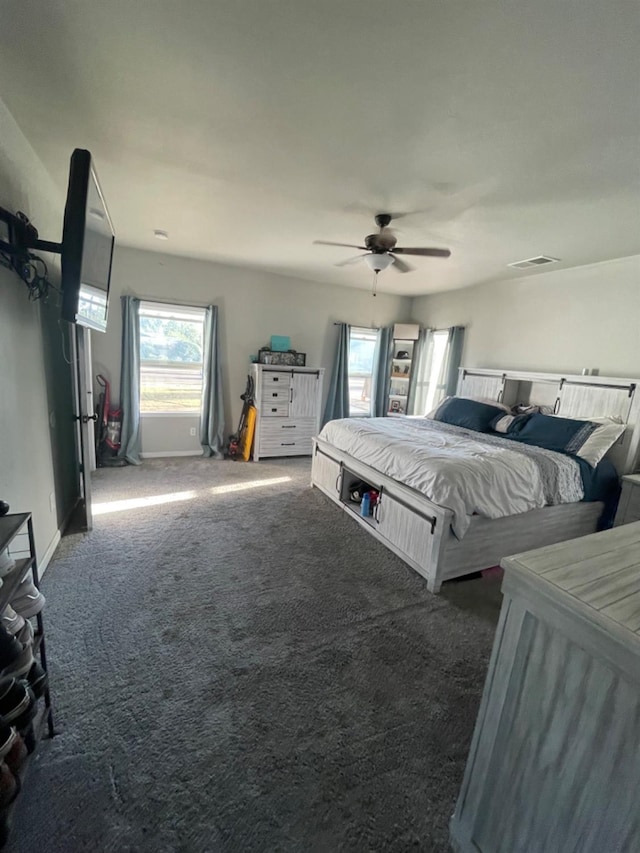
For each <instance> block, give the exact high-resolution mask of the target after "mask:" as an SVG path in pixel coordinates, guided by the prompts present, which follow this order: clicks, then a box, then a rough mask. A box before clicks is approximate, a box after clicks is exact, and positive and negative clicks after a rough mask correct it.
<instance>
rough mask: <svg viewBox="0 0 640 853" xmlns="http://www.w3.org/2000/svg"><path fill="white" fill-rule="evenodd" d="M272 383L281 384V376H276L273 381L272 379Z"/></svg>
mask: <svg viewBox="0 0 640 853" xmlns="http://www.w3.org/2000/svg"><path fill="white" fill-rule="evenodd" d="M271 381H272V382H279V381H280V377H279V376H274V377H273V379H272V380H271Z"/></svg>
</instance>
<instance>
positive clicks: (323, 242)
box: [313, 240, 367, 252]
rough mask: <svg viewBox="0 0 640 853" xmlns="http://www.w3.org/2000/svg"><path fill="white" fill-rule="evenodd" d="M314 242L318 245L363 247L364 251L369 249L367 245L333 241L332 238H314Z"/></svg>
mask: <svg viewBox="0 0 640 853" xmlns="http://www.w3.org/2000/svg"><path fill="white" fill-rule="evenodd" d="M313 242H314V245H316V246H344V247H345V248H347V249H362V251H363V252H366V251H367V247H366V246H356V244H355V243H332V242H331V241H330V240H314V241H313Z"/></svg>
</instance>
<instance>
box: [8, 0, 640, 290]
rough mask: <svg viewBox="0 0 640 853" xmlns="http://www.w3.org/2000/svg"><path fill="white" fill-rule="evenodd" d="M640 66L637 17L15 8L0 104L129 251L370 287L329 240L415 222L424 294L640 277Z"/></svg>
mask: <svg viewBox="0 0 640 853" xmlns="http://www.w3.org/2000/svg"><path fill="white" fill-rule="evenodd" d="M638 44H640V5H639V4H638V3H637V0H609V1H608V2H603V0H535V2H524V0H512V2H510V0H481V2H471V1H470V0H460V2H459V0H415V2H412V0H397V2H395V3H390V2H388V0H385V2H380V0H224V1H223V2H222V1H221V0H183V2H178V0H145V1H144V2H131V0H39V2H38V0H3V2H2V25H1V26H0V97H1V98H2V99H3V100H4V101H5V103H6V104H7V106H8V107H9V109H10V110H11V112H12V113H13V115H14V116H15V118H16V120H17V121H18V123H19V124H20V126H21V127H22V129H23V131H24V132H25V134H26V136H27V137H28V139H29V140H30V142H31V143H32V144H33V146H34V148H35V149H36V151H37V152H38V154H39V155H40V157H41V158H42V160H43V161H44V163H45V165H46V166H47V167H48V169H49V170H50V172H51V174H52V175H53V177H54V178H55V180H56V181H57V182H58V183H59V185H60V187H61V189H62V190H64V188H65V187H66V175H67V169H68V159H69V155H70V153H71V151H72V149H73V148H74V147H86V148H89V149H90V150H91V151H92V153H93V155H94V158H95V160H96V163H97V167H98V172H99V174H100V177H101V182H102V184H103V188H104V191H105V195H106V197H107V201H108V204H109V207H110V210H111V214H112V217H113V220H114V222H115V226H116V231H117V235H118V239H119V242H121V243H123V244H127V245H131V246H137V247H141V248H145V249H151V250H157V251H162V252H167V251H168V252H172V253H176V254H181V255H188V256H193V257H199V258H208V259H212V260H220V261H225V262H232V263H238V264H243V265H250V266H254V265H255V266H260V267H265V268H269V269H272V270H275V271H279V272H282V273H285V274H288V275H294V276H300V277H302V278H308V279H315V280H320V281H331V282H336V283H340V284H345V285H349V286H353V287H369V286H370V284H371V280H370V276H371V273H370V271H369V270H368V268H367V267H366V266H365V265H364V264H362V265H360V264H358V265H356V266H353V267H346V268H337V267H335V266H333V264H334V263H335V262H337V261H339V260H343V259H346V258H347V257H349V256H350V255H351V254H352V253H351V252H350V250H349V249H339V248H335V249H334V248H328V247H320V246H313V245H312V240H314V239H316V238H319V239H325V240H338V241H344V242H348V243H351V242H353V243H359V242H360V241H361V240H362V239H363V237H364V236H365V235H366V234H368V233H370V232H371V231H372V230H374V229H373V221H372V216H373V214H374V213H375V212H377V211H384V210H391V211H393V212H395V211H405V212H412V215H411V216H407V217H406V218H404V219H403V220H402V221H401V222H398V225H399V226H400V227H401V229H402V233H401V234H399V235H398V237H399V241H398V242H399V244H400V245H402V244H404V245H435V246H448V247H449V248H451V250H452V252H453V255H452V258H451V259H450V260H449V261H443V260H438V259H416V263H415V266H416V267H417V269H416V271H415V272H413V273H411V274H407V275H401V274H398V273H396V272H394V271H393V270H389V271H387V272H386V273H383V274H381V275H380V280H379V290H382V291H387V292H395V293H403V294H418V293H426V292H430V291H434V290H444V289H448V288H455V287H462V286H465V285H469V284H472V283H475V282H480V281H484V280H487V279H493V278H504V277H511V276H513V275H514V274H515V275H531V274H534V273H535V272H536V271H535V270H534V271H533V273H532V272H522V273H517V272H516V273H514V271H512V270H510V269H508V268H507V267H506V264H507V263H508V262H510V261H515V260H520V259H522V258H528V257H531V256H532V255H538V254H548V255H551V256H555V257H559V258H562V261H563V265H564V266H576V265H579V264H584V263H590V262H594V261H600V260H605V259H608V258H613V257H622V256H625V255H632V254H636V253H640V167H639V162H640V160H639V154H640V145H639V140H640V97H639V87H638V83H639V81H640V50H639V49H638ZM0 203H1V200H0ZM31 213H32V215H33V218H34V220H35V221H36V225H37V211H32V212H31ZM61 213H62V211H61ZM154 228H159V229H164V230H166V231H168V232H169V235H170V239H169V241H168V242H166V243H160V242H158V241H157V240H156V239H154V237H153V234H152V232H153V229H154ZM42 236H46V238H47V239H56V237H57V235H42ZM353 254H355V253H353Z"/></svg>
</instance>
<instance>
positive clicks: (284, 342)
mask: <svg viewBox="0 0 640 853" xmlns="http://www.w3.org/2000/svg"><path fill="white" fill-rule="evenodd" d="M290 349H291V338H290V337H288V336H287V335H271V352H288V351H289V350H290Z"/></svg>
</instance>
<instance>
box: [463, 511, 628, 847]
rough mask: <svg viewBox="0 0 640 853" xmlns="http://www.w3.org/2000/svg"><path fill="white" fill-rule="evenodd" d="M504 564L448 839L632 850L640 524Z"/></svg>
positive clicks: (475, 844) (472, 844)
mask: <svg viewBox="0 0 640 853" xmlns="http://www.w3.org/2000/svg"><path fill="white" fill-rule="evenodd" d="M502 565H503V567H504V569H505V579H504V585H503V592H504V602H503V606H502V612H501V615H500V622H499V625H498V629H497V635H496V640H495V645H494V649H493V654H492V658H491V663H490V668H489V673H488V676H487V682H486V685H485V690H484V695H483V698H482V703H481V706H480V711H479V715H478V720H477V723H476V730H475V732H474V736H473V741H472V744H471V749H470V753H469V758H468V762H467V768H466V772H465V776H464V780H463V784H462V789H461V791H460V796H459V799H458V803H457V806H456V811H455V814H454V816H453V818H452V820H451V842H452V845H453V848H454V850H456V851H459V853H460V851H464V853H467V851H468V853H471V851H473V853H565V851H566V853H569V851H571V853H605V851H606V853H623V851H625V853H635V851H640V522H636V523H632V524H626V525H624V526H622V527H618V528H615V529H613V530H607V531H605V532H603V533H595V534H593V535H591V536H585V537H583V538H581V539H574V540H570V541H568V542H562V543H560V544H559V545H551V546H548V547H546V548H540V549H538V550H536V551H529V552H527V553H524V554H518V555H516V556H514V557H508V558H506V559H505V560H503V562H502Z"/></svg>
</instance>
